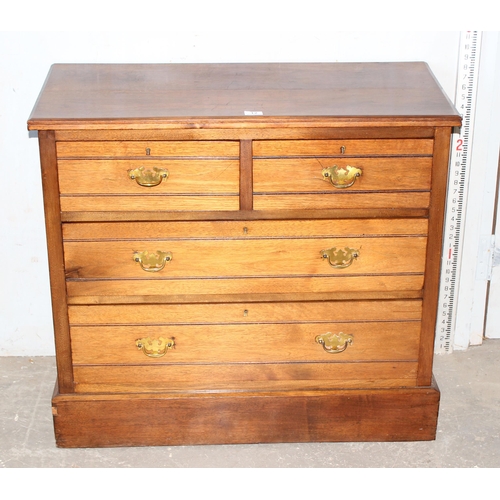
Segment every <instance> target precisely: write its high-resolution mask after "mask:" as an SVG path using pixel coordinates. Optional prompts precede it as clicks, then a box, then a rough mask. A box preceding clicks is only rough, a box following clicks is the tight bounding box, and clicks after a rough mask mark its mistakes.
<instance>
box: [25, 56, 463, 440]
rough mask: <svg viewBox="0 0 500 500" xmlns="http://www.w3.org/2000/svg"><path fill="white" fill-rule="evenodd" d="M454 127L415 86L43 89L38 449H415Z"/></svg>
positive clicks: (248, 75)
mask: <svg viewBox="0 0 500 500" xmlns="http://www.w3.org/2000/svg"><path fill="white" fill-rule="evenodd" d="M459 125H460V116H459V115H458V114H457V112H456V111H455V110H454V108H453V106H452V105H451V104H450V103H449V101H448V100H447V98H446V97H445V96H444V94H443V93H442V91H441V90H440V88H439V86H438V85H437V83H436V82H435V80H434V78H433V76H432V74H431V73H430V72H429V70H428V68H427V66H426V65H425V64H423V63H370V64H185V65H177V64H172V65H54V66H53V67H52V68H51V71H50V73H49V76H48V77H47V81H46V83H45V85H44V88H43V90H42V92H41V94H40V97H39V99H38V101H37V103H36V105H35V108H34V110H33V112H32V115H31V117H30V119H29V121H28V127H29V129H31V130H38V138H39V144H40V158H41V168H42V180H43V189H44V200H45V201H44V203H45V215H46V228H47V241H48V251H49V266H50V279H51V290H52V304H53V316H54V332H55V344H56V357H57V369H58V377H57V384H56V389H55V392H54V397H53V401H52V404H53V412H54V427H55V434H56V442H57V445H58V446H62V447H92V446H141V445H167V444H168V445H176V444H217V443H259V442H305V441H374V440H379V441H387V440H429V439H433V438H434V436H435V430H436V423H437V416H438V407H439V390H438V388H437V386H436V384H435V382H434V380H433V377H432V358H433V346H434V330H435V322H436V309H437V299H438V297H437V294H438V280H439V267H440V259H441V246H442V223H443V209H444V199H445V193H446V183H447V169H448V158H449V142H450V134H451V131H452V127H454V126H459Z"/></svg>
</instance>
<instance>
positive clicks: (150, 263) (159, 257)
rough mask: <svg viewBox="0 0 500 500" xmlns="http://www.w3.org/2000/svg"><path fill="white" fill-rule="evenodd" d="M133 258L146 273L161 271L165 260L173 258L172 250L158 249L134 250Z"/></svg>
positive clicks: (168, 260)
mask: <svg viewBox="0 0 500 500" xmlns="http://www.w3.org/2000/svg"><path fill="white" fill-rule="evenodd" d="M133 259H134V260H135V261H136V262H138V263H139V264H140V266H141V268H142V269H143V271H147V272H148V273H156V272H158V271H161V270H162V269H163V268H164V267H165V264H166V263H167V262H170V261H171V260H172V259H173V255H172V252H162V251H161V250H158V251H157V252H156V253H149V252H148V251H147V250H144V252H134V255H133Z"/></svg>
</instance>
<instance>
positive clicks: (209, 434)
mask: <svg viewBox="0 0 500 500" xmlns="http://www.w3.org/2000/svg"><path fill="white" fill-rule="evenodd" d="M52 404H53V409H54V425H55V430H56V442H57V445H58V446H60V447H98V446H100V447H104V446H159V445H194V444H238V443H239V444H242V443H279V442H282V443H286V442H292V443H294V442H295V443H298V442H322V441H323V442H328V441H330V442H339V441H420V440H432V439H434V438H435V432H436V424H437V415H438V405H439V390H438V389H437V387H435V386H434V387H425V388H407V389H405V388H402V389H379V390H332V391H309V392H305V391H303V392H271V393H253V394H251V393H243V394H240V393H226V394H201V395H191V396H176V395H166V394H160V395H156V396H153V395H143V396H141V395H137V396H136V397H133V396H131V395H127V397H126V398H123V397H120V396H119V395H109V396H106V395H97V396H92V395H90V396H78V395H77V396H73V397H71V398H70V397H62V396H58V395H56V396H55V397H54V398H53V403H52Z"/></svg>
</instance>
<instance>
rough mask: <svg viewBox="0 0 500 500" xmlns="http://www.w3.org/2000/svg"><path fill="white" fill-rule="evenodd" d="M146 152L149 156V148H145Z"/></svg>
mask: <svg viewBox="0 0 500 500" xmlns="http://www.w3.org/2000/svg"><path fill="white" fill-rule="evenodd" d="M146 154H147V155H148V156H149V155H150V154H151V148H146Z"/></svg>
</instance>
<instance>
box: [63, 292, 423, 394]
mask: <svg viewBox="0 0 500 500" xmlns="http://www.w3.org/2000/svg"><path fill="white" fill-rule="evenodd" d="M420 315H421V301H419V300H410V301H383V302H381V301H359V302H358V301H352V302H342V301H340V302H304V303H274V304H259V303H258V304H240V305H237V304H207V305H203V304H185V305H177V306H176V305H154V306H153V305H151V306H148V305H134V306H72V307H70V322H71V345H72V354H73V362H74V373H75V382H76V390H77V391H82V392H84V391H88V392H98V391H103V390H104V391H106V390H113V391H118V392H120V391H123V392H126V391H137V390H139V391H141V390H148V391H160V390H167V391H168V390H171V391H176V390H179V391H182V390H187V389H189V390H201V391H207V390H218V388H221V389H222V388H223V389H225V390H229V389H231V388H232V389H237V388H240V389H254V390H259V389H263V388H266V389H269V388H271V389H274V390H276V389H280V388H288V389H290V387H296V388H304V387H309V388H315V387H319V386H320V387H323V388H325V387H340V386H344V387H350V386H352V387H355V386H367V387H369V386H397V385H400V386H402V385H408V384H411V383H414V380H415V375H416V359H417V355H418V342H419V336H420V321H419V320H420ZM328 332H330V333H331V334H332V335H330V336H328V337H327V342H328V339H331V340H330V344H332V343H333V344H335V346H332V345H326V346H325V345H324V344H322V343H321V342H318V338H317V337H318V336H322V335H325V334H326V333H328ZM341 332H342V333H343V334H345V335H348V337H347V341H348V343H347V344H346V340H345V339H344V338H343V337H342V336H340V337H335V336H336V335H339V334H340V333H341ZM160 337H161V339H160ZM148 339H149V340H148ZM168 342H170V343H171V344H173V345H172V346H171V348H169V347H168V345H167V344H168ZM137 344H139V346H138V345H137ZM332 351H338V352H332Z"/></svg>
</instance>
